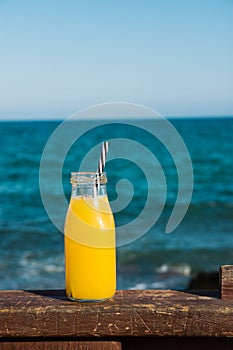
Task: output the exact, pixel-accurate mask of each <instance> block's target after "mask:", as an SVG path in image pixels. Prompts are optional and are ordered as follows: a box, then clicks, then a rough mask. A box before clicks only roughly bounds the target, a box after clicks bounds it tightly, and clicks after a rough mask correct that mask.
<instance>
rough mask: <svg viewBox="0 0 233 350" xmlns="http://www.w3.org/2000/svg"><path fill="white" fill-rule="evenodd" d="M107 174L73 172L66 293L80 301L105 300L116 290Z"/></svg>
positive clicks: (67, 241)
mask: <svg viewBox="0 0 233 350" xmlns="http://www.w3.org/2000/svg"><path fill="white" fill-rule="evenodd" d="M106 181H107V180H106V175H105V173H103V174H101V176H100V178H99V179H98V183H96V174H95V173H72V176H71V183H72V196H71V201H70V205H69V209H68V212H67V216H66V222H65V265H66V268H65V271H66V294H67V296H68V298H70V299H72V300H79V301H91V300H103V299H107V298H110V297H112V296H113V295H114V293H115V290H116V251H115V225H114V219H113V215H112V212H111V208H110V205H109V202H108V197H107V193H106Z"/></svg>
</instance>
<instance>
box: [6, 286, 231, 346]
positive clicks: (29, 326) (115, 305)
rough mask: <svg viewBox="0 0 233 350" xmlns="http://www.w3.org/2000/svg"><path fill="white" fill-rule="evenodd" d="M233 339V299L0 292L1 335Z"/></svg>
mask: <svg viewBox="0 0 233 350" xmlns="http://www.w3.org/2000/svg"><path fill="white" fill-rule="evenodd" d="M152 336H154V337H170V336H173V337H233V304H232V302H231V301H229V300H221V299H218V298H216V297H212V296H207V295H206V294H205V295H204V296H203V295H196V294H194V293H185V292H180V291H171V290H164V291H156V290H144V291H135V290H134V291H130V290H128V291H123V290H120V291H117V293H116V295H115V296H114V298H112V299H109V300H107V301H104V302H93V303H77V302H71V301H69V300H67V298H66V296H65V292H64V291H61V290H58V291H0V337H4V338H5V339H7V338H17V339H20V338H25V337H27V338H31V339H32V338H33V337H36V338H43V339H45V338H47V337H53V338H54V337H55V338H57V339H58V340H59V338H61V337H66V338H68V339H69V340H72V339H73V340H75V339H74V338H76V340H79V339H77V337H79V338H80V337H92V338H93V340H94V339H95V338H99V337H107V338H108V339H109V340H111V339H112V340H116V338H117V337H144V338H145V337H152Z"/></svg>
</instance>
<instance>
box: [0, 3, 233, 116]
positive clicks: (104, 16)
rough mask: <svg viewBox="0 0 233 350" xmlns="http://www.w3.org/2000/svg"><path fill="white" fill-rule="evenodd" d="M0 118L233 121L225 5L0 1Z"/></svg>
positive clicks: (232, 10)
mask: <svg viewBox="0 0 233 350" xmlns="http://www.w3.org/2000/svg"><path fill="white" fill-rule="evenodd" d="M0 50H1V51H0V119H6V118H8V119H10V118H13V119H17V118H20V119H28V118H31V119H39V118H59V119H60V118H66V117H68V116H69V115H70V114H73V113H75V112H76V111H78V110H80V109H81V108H84V107H88V106H91V105H94V104H99V103H103V102H111V101H125V102H126V101H127V102H134V103H137V104H142V105H145V106H148V107H151V108H154V109H156V110H157V111H158V112H160V113H161V114H163V115H165V116H187V115H191V116H195V115H196V116H203V115H233V1H232V0H188V1H187V0H158V1H156V0H125V1H123V0H118V1H114V0H113V1H107V0H105V1H103V0H82V1H81V0H0Z"/></svg>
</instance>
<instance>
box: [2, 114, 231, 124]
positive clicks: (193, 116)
mask: <svg viewBox="0 0 233 350" xmlns="http://www.w3.org/2000/svg"><path fill="white" fill-rule="evenodd" d="M162 116H163V117H164V118H165V119H201V118H203V119H211V118H212V119H220V118H233V114H218V115H211V114H206V115H205V114H203V115H169V116H164V115H162ZM104 119H105V120H116V118H104ZM117 119H118V120H125V119H126V120H127V119H145V120H149V119H157V118H156V117H132V118H127V117H125V118H122V117H120V118H117ZM158 119H159V118H158ZM65 120H67V121H68V120H69V117H67V118H54V117H41V118H14V117H13V118H0V122H33V121H35V122H39V121H40V122H42V121H45V122H46V121H48V122H52V121H53V122H63V121H65ZM81 120H82V121H84V120H90V121H91V120H102V119H101V118H90V119H83V118H80V121H81ZM75 121H78V119H76V120H75Z"/></svg>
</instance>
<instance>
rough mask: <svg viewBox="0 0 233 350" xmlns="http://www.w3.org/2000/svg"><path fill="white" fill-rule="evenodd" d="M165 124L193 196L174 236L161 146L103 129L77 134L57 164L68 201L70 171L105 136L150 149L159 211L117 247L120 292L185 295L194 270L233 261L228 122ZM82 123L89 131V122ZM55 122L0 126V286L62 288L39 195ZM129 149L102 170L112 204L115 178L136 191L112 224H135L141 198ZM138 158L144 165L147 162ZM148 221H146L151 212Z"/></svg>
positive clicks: (58, 258) (172, 195) (171, 174)
mask: <svg viewBox="0 0 233 350" xmlns="http://www.w3.org/2000/svg"><path fill="white" fill-rule="evenodd" d="M170 122H171V123H172V124H173V126H174V127H175V128H176V129H177V131H178V132H179V133H180V135H181V136H182V138H183V140H184V142H185V144H186V146H187V149H188V151H189V153H190V156H191V160H192V164H193V170H194V191H193V196H192V200H191V203H190V206H189V209H188V212H187V214H186V216H185V217H184V219H183V221H182V222H181V224H180V225H179V226H178V227H177V228H176V229H175V231H174V232H173V233H171V234H166V233H165V227H166V223H167V220H168V218H169V215H170V214H171V210H172V208H173V206H174V204H175V200H176V194H177V174H176V169H175V166H174V164H173V160H172V158H171V156H170V155H169V153H168V152H167V151H166V149H165V147H164V146H163V145H161V144H160V143H159V142H157V141H156V140H154V139H152V137H151V135H149V134H147V133H143V134H141V133H140V132H138V131H137V130H134V129H132V128H127V127H125V126H122V128H116V127H115V125H114V124H109V125H107V126H105V129H104V130H102V129H100V130H94V131H93V132H90V133H89V134H88V135H84V136H83V137H82V138H81V139H80V140H79V141H77V142H76V143H75V144H74V145H73V146H72V148H71V149H70V151H69V152H68V154H67V156H66V158H65V161H64V165H63V186H64V191H65V194H66V197H67V199H69V195H70V184H69V173H70V171H73V170H77V169H78V165H79V161H80V160H81V158H82V157H83V155H85V154H86V153H87V152H88V151H89V150H90V149H91V148H92V147H94V145H96V144H98V143H99V142H101V141H102V140H103V139H106V135H107V136H108V137H107V138H109V139H111V138H116V137H122V138H125V139H127V138H128V139H131V140H137V142H139V143H143V144H144V145H145V147H147V148H148V149H149V148H151V147H152V144H153V143H154V145H155V147H154V148H155V149H156V151H155V152H154V153H155V155H156V157H157V159H158V161H159V163H160V164H161V167H162V169H163V170H164V174H165V178H166V181H167V197H166V205H165V207H164V209H163V212H162V214H161V216H160V217H159V219H158V221H157V222H156V224H155V225H154V226H153V227H152V228H151V229H150V231H149V232H147V233H146V234H145V235H143V236H142V237H141V238H139V239H137V240H136V241H134V242H132V243H130V244H127V245H125V246H122V247H119V248H118V250H117V258H118V259H117V266H118V275H117V276H118V288H119V289H122V288H179V289H183V288H186V286H187V284H188V281H189V280H190V277H191V276H192V274H194V273H195V272H197V271H200V270H205V271H212V270H217V269H218V268H219V266H220V265H222V264H232V263H233V236H232V233H233V182H232V178H233V177H232V175H233V143H232V135H233V118H220V117H219V118H196V119H195V118H193V119H192V118H191V119H190V118H189V119H184V118H182V119H181V118H180V119H171V120H170ZM86 123H89V128H91V122H86ZM148 123H152V121H149V122H148ZM58 125H59V122H55V121H54V122H48V121H46V122H45V121H38V122H1V123H0V144H1V161H0V170H1V183H0V195H1V209H0V220H1V221H0V235H1V243H0V256H1V258H0V288H1V289H12V288H23V289H28V288H30V289H33V288H40V289H41V288H42V289H43V288H64V257H63V235H62V233H60V232H59V231H58V229H57V228H56V227H55V226H54V225H53V224H52V223H51V221H50V219H49V218H48V215H47V213H46V211H45V209H44V207H43V204H42V200H41V197H40V190H39V166H40V160H41V155H42V152H43V150H44V147H45V144H46V142H47V140H48V138H49V136H50V135H51V133H52V132H53V131H54V130H55V129H56V127H57V126H58ZM76 127H78V125H77V126H76ZM61 142H62V140H61ZM123 146H124V143H123ZM126 151H127V159H122V158H118V159H112V160H111V161H109V162H108V163H107V165H106V171H107V174H108V180H109V183H108V193H109V198H110V200H114V199H115V198H116V184H117V182H118V181H119V180H120V179H122V178H124V179H128V180H129V181H130V182H131V184H132V186H133V198H132V201H131V202H130V203H129V204H128V205H127V206H126V208H125V209H122V210H121V211H119V212H118V213H116V215H115V219H116V223H117V225H118V226H121V225H123V224H126V223H128V222H130V221H131V220H133V219H134V218H135V217H136V216H137V215H138V214H139V213H140V212H141V210H142V209H143V207H144V205H145V202H146V197H147V179H146V178H145V175H144V174H143V169H140V168H139V167H138V166H137V164H135V163H134V162H132V159H135V157H136V159H137V157H138V159H140V160H142V159H141V154H140V152H139V153H138V154H136V155H135V150H134V149H133V148H130V147H128V148H127V150H126ZM109 155H110V152H109ZM57 161H59V149H56V150H54V153H53V154H51V166H52V164H53V163H56V162H57ZM143 161H144V163H145V167H146V166H148V164H147V161H148V160H147V159H144V160H143ZM96 166H97V162H96V164H94V165H93V169H92V167H91V169H89V170H93V171H95V170H96ZM149 168H150V164H149ZM151 171H152V170H151ZM155 177H156V174H155ZM48 181H49V182H48V193H49V195H51V196H55V197H56V196H57V195H58V196H59V193H56V190H57V189H56V188H54V186H53V178H50V180H48ZM124 191H126V190H124ZM119 192H120V189H119ZM125 194H127V193H125ZM157 200H158V201H159V193H158V198H157ZM64 209H65V208H64ZM55 210H56V208H55ZM57 210H58V211H59V208H57ZM149 215H153V210H151V212H150V214H149ZM61 220H63V217H61ZM138 230H140V225H139V226H138Z"/></svg>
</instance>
